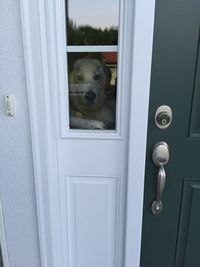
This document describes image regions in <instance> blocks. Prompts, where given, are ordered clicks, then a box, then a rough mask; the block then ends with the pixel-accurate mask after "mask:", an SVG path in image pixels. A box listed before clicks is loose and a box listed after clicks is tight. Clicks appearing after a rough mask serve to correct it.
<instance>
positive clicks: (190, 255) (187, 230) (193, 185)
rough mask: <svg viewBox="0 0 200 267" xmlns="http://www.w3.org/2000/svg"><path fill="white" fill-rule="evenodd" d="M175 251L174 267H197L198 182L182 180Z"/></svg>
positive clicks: (199, 233) (199, 239) (199, 259)
mask: <svg viewBox="0 0 200 267" xmlns="http://www.w3.org/2000/svg"><path fill="white" fill-rule="evenodd" d="M181 206H182V207H181V216H180V223H179V232H178V242H177V250H176V264H175V266H176V267H184V266H190V267H199V263H200V216H199V215H198V214H199V207H200V181H199V180H188V179H185V180H184V187H183V194H182V205H181Z"/></svg>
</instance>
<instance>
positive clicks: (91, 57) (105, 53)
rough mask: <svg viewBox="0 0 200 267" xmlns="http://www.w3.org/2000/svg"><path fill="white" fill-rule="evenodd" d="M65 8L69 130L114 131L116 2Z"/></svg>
mask: <svg viewBox="0 0 200 267" xmlns="http://www.w3.org/2000/svg"><path fill="white" fill-rule="evenodd" d="M66 7H67V44H66V47H67V66H68V92H69V94H68V95H69V118H70V119H69V124H70V125H69V128H70V129H87V130H115V129H116V124H117V123H116V121H117V119H116V107H117V70H118V68H117V58H118V20H119V15H118V13H119V2H118V1H115V0H109V1H105V0H102V1H94V0H86V1H82V0H68V1H67V3H66ZM77 7H78V8H77Z"/></svg>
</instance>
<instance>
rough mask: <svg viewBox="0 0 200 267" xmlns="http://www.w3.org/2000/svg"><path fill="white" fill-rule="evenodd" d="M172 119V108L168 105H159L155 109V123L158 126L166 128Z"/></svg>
mask: <svg viewBox="0 0 200 267" xmlns="http://www.w3.org/2000/svg"><path fill="white" fill-rule="evenodd" d="M171 121H172V110H171V108H170V107H169V106H165V105H163V106H160V107H159V108H158V109H157V110H156V114H155V123H156V125H157V127H158V128H160V129H166V128H167V127H169V125H170V124H171Z"/></svg>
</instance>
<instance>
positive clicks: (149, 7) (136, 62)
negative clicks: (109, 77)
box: [125, 0, 155, 267]
mask: <svg viewBox="0 0 200 267" xmlns="http://www.w3.org/2000/svg"><path fill="white" fill-rule="evenodd" d="M134 14H135V15H134V18H135V21H134V34H133V55H132V62H133V65H132V85H131V87H132V88H131V92H132V94H131V105H130V106H131V110H130V129H129V154H128V186H127V188H128V189H127V216H126V243H125V246H126V250H125V267H132V266H134V267H139V266H140V251H141V237H142V214H143V194H144V177H145V158H146V140H147V123H148V108H149V93H150V77H151V61H152V48H153V31H154V16H155V0H151V1H146V0H135V12H134ZM146 40H148V42H147V41H146Z"/></svg>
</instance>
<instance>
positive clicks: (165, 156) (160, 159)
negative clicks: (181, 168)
mask: <svg viewBox="0 0 200 267" xmlns="http://www.w3.org/2000/svg"><path fill="white" fill-rule="evenodd" d="M152 160H153V162H154V164H155V165H156V166H157V167H158V168H159V170H158V181H157V193H156V199H155V200H154V201H153V203H152V205H151V211H152V213H153V215H159V214H160V213H161V212H162V210H163V202H162V198H163V194H164V189H165V182H166V172H165V169H164V165H166V164H167V163H168V161H169V147H168V145H167V143H165V142H159V143H157V144H156V145H155V146H154V148H153V154H152Z"/></svg>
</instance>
